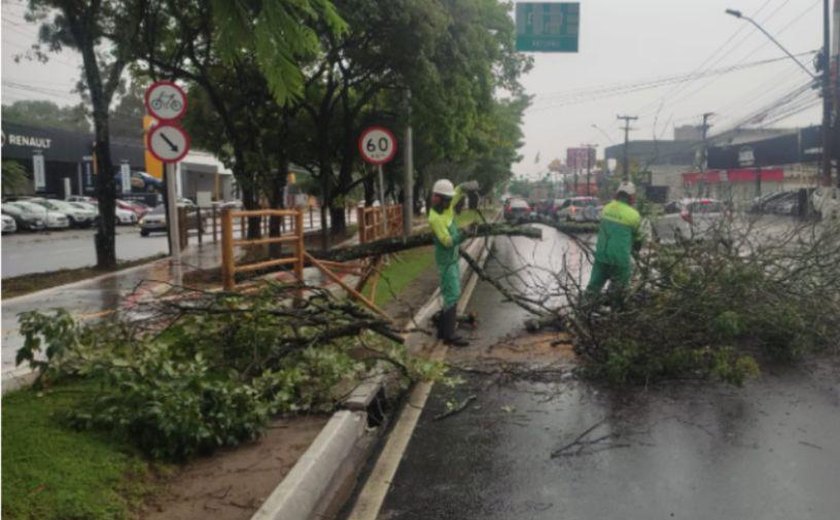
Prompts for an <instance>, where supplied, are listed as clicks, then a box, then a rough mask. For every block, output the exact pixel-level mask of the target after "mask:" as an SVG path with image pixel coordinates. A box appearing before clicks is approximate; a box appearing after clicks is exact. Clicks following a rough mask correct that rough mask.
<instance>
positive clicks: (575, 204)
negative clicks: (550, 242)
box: [555, 197, 604, 222]
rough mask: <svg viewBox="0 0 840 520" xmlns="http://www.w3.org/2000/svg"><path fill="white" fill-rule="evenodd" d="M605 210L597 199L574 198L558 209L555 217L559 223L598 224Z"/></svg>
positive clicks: (567, 200)
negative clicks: (560, 221) (565, 221)
mask: <svg viewBox="0 0 840 520" xmlns="http://www.w3.org/2000/svg"><path fill="white" fill-rule="evenodd" d="M603 209H604V206H603V204H601V201H599V200H598V198H597V197H572V198H570V199H566V200H565V201H564V202H563V204H562V205H561V206H560V207H559V208H557V212H556V213H555V216H556V218H557V220H558V221H559V220H567V221H574V222H598V221H599V220H601V211H603Z"/></svg>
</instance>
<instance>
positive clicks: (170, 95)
mask: <svg viewBox="0 0 840 520" xmlns="http://www.w3.org/2000/svg"><path fill="white" fill-rule="evenodd" d="M145 104H146V110H148V111H149V114H151V116H152V117H154V118H155V119H157V120H159V121H175V120H176V119H181V118H182V117H183V116H184V113H186V111H187V94H186V93H185V92H184V90H183V89H182V88H181V87H179V86H178V85H176V84H175V83H173V82H172V81H156V82H154V83H152V85H151V86H150V87H149V88H147V89H146V96H145Z"/></svg>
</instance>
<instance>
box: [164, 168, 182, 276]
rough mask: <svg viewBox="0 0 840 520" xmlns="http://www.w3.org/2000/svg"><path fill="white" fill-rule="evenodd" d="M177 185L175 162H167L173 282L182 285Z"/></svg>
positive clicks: (167, 219) (167, 200)
mask: <svg viewBox="0 0 840 520" xmlns="http://www.w3.org/2000/svg"><path fill="white" fill-rule="evenodd" d="M176 189H177V188H176V187H175V163H166V202H167V208H166V209H167V215H166V221H167V227H168V228H169V254H170V255H171V256H172V269H173V277H174V280H173V283H174V284H175V285H181V284H182V283H183V276H182V272H181V229H180V226H179V225H178V196H177V194H176Z"/></svg>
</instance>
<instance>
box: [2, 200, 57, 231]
mask: <svg viewBox="0 0 840 520" xmlns="http://www.w3.org/2000/svg"><path fill="white" fill-rule="evenodd" d="M2 210H3V214H4V215H8V216H10V217H12V218H13V219H14V221H15V225H16V226H17V228H18V229H20V230H27V231H40V230H42V229H44V228H45V227H46V223H45V222H44V217H43V215H42V214H41V212H40V211H33V210H32V209H31V208H28V207H27V206H22V205H20V204H19V202H4V203H3V206H2Z"/></svg>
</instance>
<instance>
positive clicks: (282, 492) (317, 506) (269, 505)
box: [251, 238, 493, 520]
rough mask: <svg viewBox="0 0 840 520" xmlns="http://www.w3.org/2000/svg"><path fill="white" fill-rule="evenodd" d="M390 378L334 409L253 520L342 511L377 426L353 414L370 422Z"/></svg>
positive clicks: (475, 249)
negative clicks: (358, 422) (366, 424)
mask: <svg viewBox="0 0 840 520" xmlns="http://www.w3.org/2000/svg"><path fill="white" fill-rule="evenodd" d="M492 243H493V241H492V238H491V239H490V241H489V242H488V247H487V248H486V249H485V248H484V245H485V243H484V240H483V239H473V240H472V241H471V242H470V243H469V245H467V252H468V253H470V255H472V256H476V253H478V262H479V264H483V263H484V262H485V261H486V260H487V257H488V254H489V248H490V247H492ZM460 266H461V285H462V286H463V285H464V284H465V283H464V282H465V281H467V285H468V286H474V285H475V282H476V278H477V275H475V274H474V273H473V272H472V270H471V269H469V266H468V265H467V263H466V261H465V260H463V259H461V260H460ZM471 292H472V291H471V290H469V289H468V292H465V294H464V295H465V296H467V297H469V296H470V295H471ZM440 307H441V301H440V289H436V290H435V292H434V294H432V296H431V297H430V298H429V300H428V301H427V302H426V303H425V304H424V305H423V306H422V307H421V308H420V309H419V310H418V311H417V313H416V314H415V315H414V318H413V319H412V320H411V321H410V323H417V324H422V323H425V322H426V321H428V320H429V319H430V318H431V316H432V315H433V314H434V313H435V312H437V311H438V310H439V309H440ZM387 378H388V376H387V375H386V374H378V375H377V376H376V377H374V378H373V379H371V380H368V381H367V382H365V383H363V384H361V385H359V386H358V387H357V388H356V389H355V390H354V391H353V392H352V393H351V395H350V397H349V398H348V399H347V400H346V402H345V407H347V408H349V410H341V411H338V412H336V413H335V414H333V417H332V418H331V419H330V422H328V423H327V425H326V426H325V427H324V429H323V430H322V431H321V434H319V435H318V437H317V438H316V439H315V441H314V442H313V443H312V445H311V446H310V447H309V448H308V449H307V450H306V452H305V453H304V454H303V456H301V458H300V459H299V460H298V462H297V463H296V464H295V466H294V467H293V468H292V471H291V472H289V474H287V475H286V477H285V478H284V479H283V481H282V482H281V483H280V484H279V485H278V487H277V488H275V490H274V492H273V493H272V494H271V496H270V497H269V498H268V500H266V501H265V503H264V504H263V505H262V507H260V509H259V510H258V511H257V512H256V513H255V514H254V516H252V517H251V518H252V520H267V519H284V520H285V519H294V520H297V519H300V520H306V519H310V518H329V517H331V516H332V515H334V514H335V513H336V512H337V511H338V510H340V508H341V506H342V505H343V502H344V501H345V500H346V499H347V498H349V497H350V495H351V493H352V490H353V488H355V483H356V476H357V475H358V474H359V472H360V471H361V469H362V466H363V465H364V464H365V462H366V461H367V458H368V455H369V451H370V448H372V446H373V441H374V440H375V434H374V433H373V432H374V431H375V430H369V431H368V430H367V429H363V431H362V432H361V433H358V432H357V430H356V428H357V427H356V426H355V423H353V422H351V420H350V419H348V417H349V416H350V415H352V416H355V417H360V418H361V422H363V423H364V422H366V418H367V413H366V411H365V410H366V409H367V408H368V405H370V403H372V402H373V401H374V399H376V396H377V395H378V394H379V393H380V392H381V391H382V389H383V388H384V387H385V384H386V380H387ZM348 414H350V415H348ZM334 421H335V424H334V425H333V422H334ZM339 428H341V429H342V431H341V433H337V432H338V429H339ZM345 430H346V431H345ZM326 442H331V443H334V444H335V446H330V447H329V448H328V447H326V446H325V445H324V443H326ZM331 514H332V515H331Z"/></svg>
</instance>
